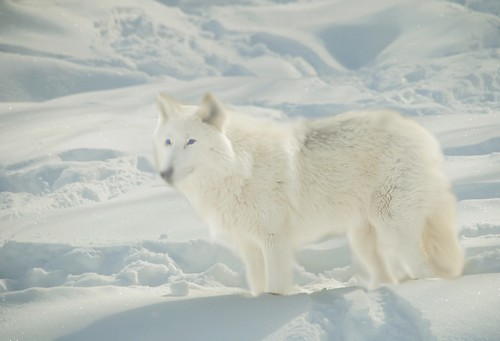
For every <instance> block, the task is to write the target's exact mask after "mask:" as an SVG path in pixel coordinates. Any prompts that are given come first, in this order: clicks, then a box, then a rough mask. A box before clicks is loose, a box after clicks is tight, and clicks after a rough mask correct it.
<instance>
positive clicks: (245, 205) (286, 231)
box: [154, 95, 463, 294]
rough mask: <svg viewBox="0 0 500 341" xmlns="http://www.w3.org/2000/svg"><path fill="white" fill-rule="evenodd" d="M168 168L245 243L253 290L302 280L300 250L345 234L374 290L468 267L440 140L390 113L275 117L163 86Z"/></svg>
mask: <svg viewBox="0 0 500 341" xmlns="http://www.w3.org/2000/svg"><path fill="white" fill-rule="evenodd" d="M158 103H159V107H160V110H161V114H160V118H159V122H158V126H157V128H156V131H155V133H154V141H155V159H156V164H157V167H158V170H159V172H160V174H161V175H162V177H163V178H164V179H165V180H166V181H167V182H168V183H170V184H171V185H173V186H174V187H175V188H177V189H178V190H179V191H180V192H181V193H182V194H184V195H185V196H186V198H187V199H188V200H189V201H190V202H191V203H192V205H193V206H194V208H195V209H196V210H197V211H198V212H199V214H200V215H201V216H202V217H203V218H204V219H206V221H207V222H208V224H209V226H210V228H211V231H212V232H214V234H215V235H217V236H218V237H220V238H222V239H224V240H226V241H227V242H229V243H231V244H232V245H235V246H237V249H238V250H239V253H240V256H241V258H242V260H243V261H244V263H245V265H246V273H247V278H248V283H249V286H250V289H251V291H252V292H253V293H254V294H259V293H262V292H271V293H278V294H287V293H290V292H291V291H292V290H293V286H292V284H293V275H292V265H293V252H294V250H296V249H297V248H298V247H300V246H301V245H304V244H306V243H311V242H314V241H316V240H318V239H319V238H324V237H326V236H333V235H347V237H348V238H349V242H350V247H351V252H352V254H353V256H354V259H355V261H356V264H357V265H358V267H359V268H360V273H361V274H362V275H364V278H365V281H366V284H367V286H368V287H370V288H374V287H377V286H379V285H380V284H382V283H397V282H399V281H402V280H405V279H410V278H421V277H429V276H441V277H455V276H458V275H460V274H461V272H462V267H463V251H462V249H461V247H460V245H459V243H458V239H457V236H456V229H455V198H454V196H453V195H452V193H451V192H450V184H449V181H448V180H447V179H446V177H445V175H444V173H443V170H442V166H443V157H442V154H441V151H440V148H439V145H438V143H437V141H436V140H435V138H434V137H433V136H432V135H430V134H429V133H428V132H427V131H426V130H425V129H423V128H422V127H421V126H420V125H418V124H417V123H415V122H414V121H412V120H410V119H407V118H404V117H402V116H401V115H399V114H397V113H395V112H390V111H373V112H351V113H345V114H342V115H339V116H336V117H329V118H320V119H311V120H307V119H302V120H297V121H292V122H286V123H285V122H272V121H270V120H260V119H255V118H249V117H245V116H244V115H236V114H234V113H229V112H228V111H227V110H226V109H225V108H224V107H223V106H222V105H221V104H220V103H219V102H218V101H217V100H216V99H215V98H214V97H212V96H210V95H207V96H206V97H205V98H204V100H203V102H202V103H201V105H200V106H199V107H194V106H183V105H181V104H180V103H178V102H176V101H175V100H174V99H172V98H170V97H168V96H166V95H160V96H159V97H158Z"/></svg>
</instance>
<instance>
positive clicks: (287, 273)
mask: <svg viewBox="0 0 500 341" xmlns="http://www.w3.org/2000/svg"><path fill="white" fill-rule="evenodd" d="M280 239H281V240H280ZM262 254H263V256H264V263H265V267H266V292H268V293H271V294H280V295H286V294H288V293H290V291H291V289H292V285H293V271H292V270H293V254H292V248H291V246H290V245H289V243H287V242H286V241H285V240H283V238H276V236H274V235H270V236H269V240H268V241H267V242H266V243H264V245H263V246H262Z"/></svg>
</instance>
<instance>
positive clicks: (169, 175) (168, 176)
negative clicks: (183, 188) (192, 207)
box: [160, 167, 174, 184]
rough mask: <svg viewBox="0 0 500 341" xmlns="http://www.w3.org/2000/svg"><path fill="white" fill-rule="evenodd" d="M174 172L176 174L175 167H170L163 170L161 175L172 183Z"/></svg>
mask: <svg viewBox="0 0 500 341" xmlns="http://www.w3.org/2000/svg"><path fill="white" fill-rule="evenodd" d="M173 174H174V169H173V168H172V167H170V168H168V169H167V170H164V171H163V172H161V173H160V176H161V177H162V179H163V180H165V181H166V182H168V183H169V184H171V183H172V175H173Z"/></svg>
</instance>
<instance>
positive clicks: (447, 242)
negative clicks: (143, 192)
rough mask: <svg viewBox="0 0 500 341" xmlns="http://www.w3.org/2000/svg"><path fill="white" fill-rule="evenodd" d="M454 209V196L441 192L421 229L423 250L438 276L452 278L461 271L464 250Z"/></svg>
mask: <svg viewBox="0 0 500 341" xmlns="http://www.w3.org/2000/svg"><path fill="white" fill-rule="evenodd" d="M455 211H456V200H455V197H454V196H453V194H451V193H450V192H445V193H443V195H442V197H441V199H440V200H438V201H437V204H436V206H435V209H434V211H433V212H432V214H430V215H429V216H428V217H427V220H426V225H425V227H424V230H423V236H422V237H423V238H422V242H423V248H424V252H425V254H426V256H427V259H428V261H429V264H430V266H431V267H432V270H433V271H434V274H435V275H436V276H439V277H444V278H453V277H457V276H460V275H461V274H462V272H463V267H464V250H463V248H462V246H461V245H460V243H459V241H458V236H457V229H456V212H455Z"/></svg>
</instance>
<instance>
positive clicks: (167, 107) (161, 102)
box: [156, 93, 182, 121]
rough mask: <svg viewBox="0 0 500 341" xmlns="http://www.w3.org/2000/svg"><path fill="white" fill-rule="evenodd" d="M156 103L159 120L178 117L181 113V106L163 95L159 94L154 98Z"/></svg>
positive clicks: (173, 99)
mask: <svg viewBox="0 0 500 341" xmlns="http://www.w3.org/2000/svg"><path fill="white" fill-rule="evenodd" d="M156 103H157V104H158V108H159V109H160V119H161V120H163V121H168V119H169V118H171V117H174V116H178V115H179V113H180V111H181V106H182V104H181V103H180V102H178V101H177V100H176V99H175V98H172V97H170V96H169V95H167V94H165V93H159V94H158V96H156Z"/></svg>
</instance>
